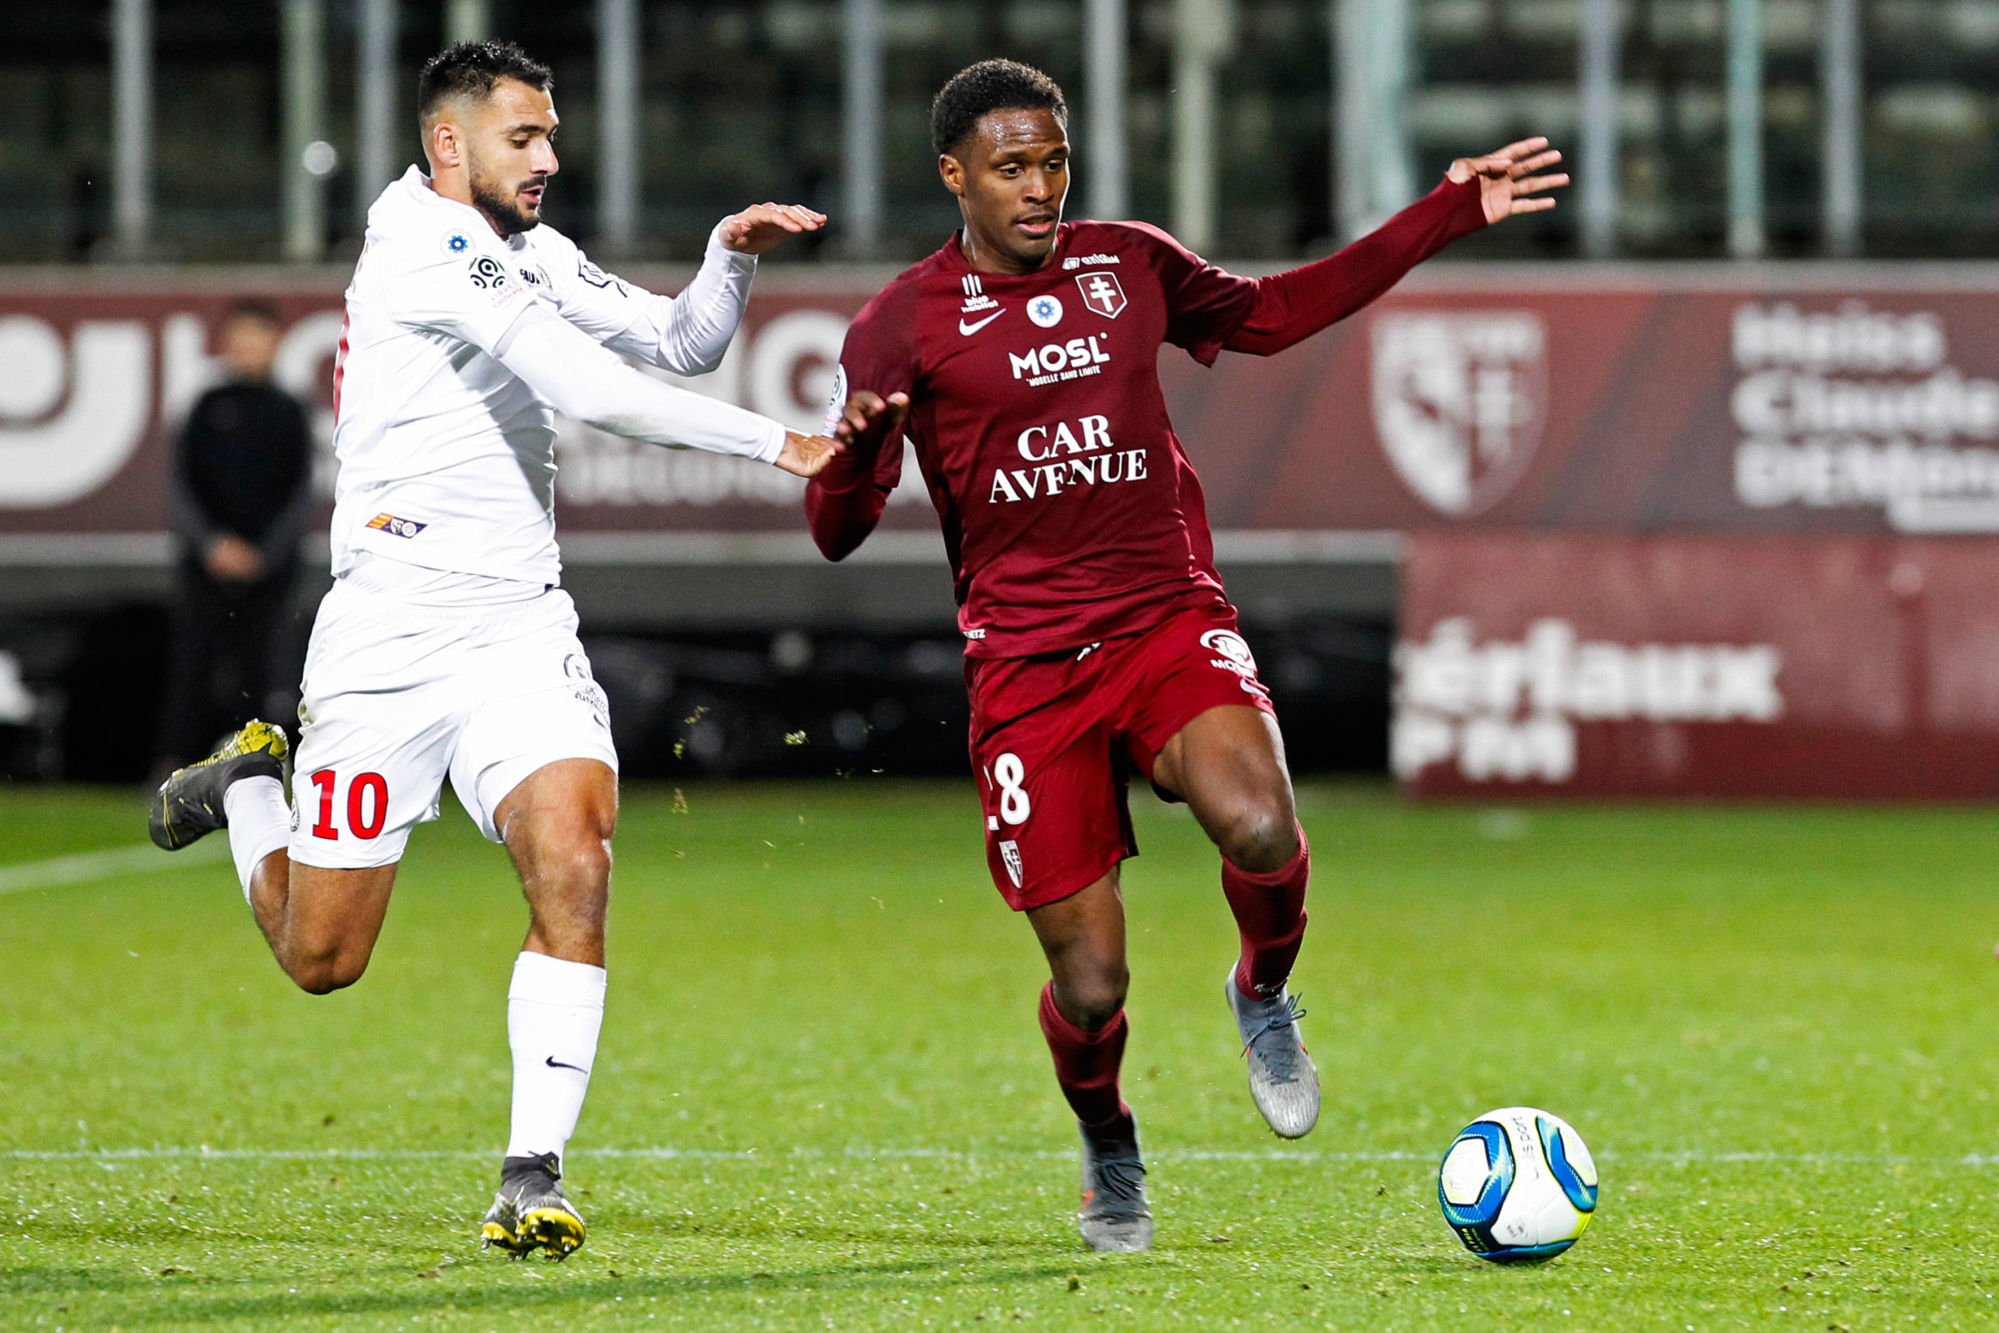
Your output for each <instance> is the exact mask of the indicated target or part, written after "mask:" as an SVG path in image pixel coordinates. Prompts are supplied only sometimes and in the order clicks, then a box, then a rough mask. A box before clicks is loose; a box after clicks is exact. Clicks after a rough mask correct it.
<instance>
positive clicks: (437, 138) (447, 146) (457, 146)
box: [424, 120, 465, 168]
mask: <svg viewBox="0 0 1999 1333" xmlns="http://www.w3.org/2000/svg"><path fill="white" fill-rule="evenodd" d="M425 138H426V140H427V142H426V143H425V144H424V147H425V148H426V149H427V150H428V156H429V157H430V164H431V166H432V167H433V168H435V167H455V166H459V165H462V163H463V161H464V156H465V153H464V145H463V144H461V143H460V142H459V138H458V126H456V125H454V124H453V123H452V122H450V121H448V120H436V121H432V122H431V125H430V133H429V134H428V135H426V136H425Z"/></svg>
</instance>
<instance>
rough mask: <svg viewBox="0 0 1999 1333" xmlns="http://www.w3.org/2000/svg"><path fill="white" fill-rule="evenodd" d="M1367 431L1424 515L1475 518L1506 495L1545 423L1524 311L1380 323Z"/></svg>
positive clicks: (1537, 342) (1537, 339) (1402, 316)
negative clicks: (1427, 509)
mask: <svg viewBox="0 0 1999 1333" xmlns="http://www.w3.org/2000/svg"><path fill="white" fill-rule="evenodd" d="M1371 333H1372V341H1373V344H1374V367H1373V369H1374V424H1375V430H1376V432H1377V433H1378V434H1379V435H1380V437H1381V447H1382V450H1383V452H1385V453H1386V454H1387V455H1388V461H1389V462H1390V463H1392V464H1394V465H1395V470H1396V472H1397V473H1399V474H1400V475H1401V477H1402V480H1403V481H1404V482H1406V483H1408V486H1409V488H1410V489H1411V490H1413V491H1415V492H1416V494H1417V495H1419V496H1421V497H1422V498H1423V499H1424V500H1425V501H1426V502H1427V503H1428V504H1429V505H1430V506H1431V507H1432V508H1433V509H1436V510H1438V511H1440V512H1442V513H1445V514H1450V515H1454V516H1466V515H1471V514H1477V513H1481V512H1483V511H1484V510H1486V509H1489V508H1491V507H1492V506H1493V505H1494V504H1496V503H1497V502H1498V501H1499V500H1500V498H1501V497H1503V496H1504V495H1505V494H1506V493H1507V492H1508V491H1509V490H1511V489H1512V488H1513V483H1514V482H1516V481H1518V480H1519V479H1520V474H1521V473H1522V472H1523V471H1525V470H1526V467H1527V462H1528V460H1529V459H1530V458H1531V457H1533V454H1534V446H1535V445H1537V444H1539V443H1540V440H1541V426H1542V422H1543V420H1544V418H1545V417H1546V415H1547V399H1548V359H1547V336H1546V331H1545V330H1544V329H1543V327H1542V325H1541V317H1540V316H1539V315H1536V314H1534V313H1533V312H1531V311H1525V310H1481V311H1451V312H1444V311H1436V310H1411V311H1406V312H1392V313H1387V314H1383V315H1380V316H1378V317H1376V319H1375V320H1374V323H1373V326H1372V329H1371Z"/></svg>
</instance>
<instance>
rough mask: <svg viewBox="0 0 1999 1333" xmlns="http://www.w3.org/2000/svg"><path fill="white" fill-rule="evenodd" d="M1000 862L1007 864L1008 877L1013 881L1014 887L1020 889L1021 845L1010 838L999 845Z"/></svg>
mask: <svg viewBox="0 0 1999 1333" xmlns="http://www.w3.org/2000/svg"><path fill="white" fill-rule="evenodd" d="M999 849H1000V860H1002V861H1004V862H1006V877H1007V878H1008V879H1010V880H1012V881H1013V887H1015V888H1016V889H1017V888H1019V887H1020V877H1021V867H1020V844H1019V843H1017V842H1015V841H1014V840H1013V839H1011V838H1009V839H1007V840H1006V841H1005V842H1002V843H1001V844H1000V845H999Z"/></svg>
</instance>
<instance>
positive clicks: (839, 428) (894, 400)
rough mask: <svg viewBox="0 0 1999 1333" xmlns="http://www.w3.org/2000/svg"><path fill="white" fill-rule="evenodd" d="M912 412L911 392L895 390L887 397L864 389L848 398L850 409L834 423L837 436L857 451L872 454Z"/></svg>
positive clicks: (835, 436) (841, 441)
mask: <svg viewBox="0 0 1999 1333" xmlns="http://www.w3.org/2000/svg"><path fill="white" fill-rule="evenodd" d="M908 415H909V395H908V394H906V393H892V394H890V395H889V396H888V398H887V399H886V401H884V400H883V398H882V396H881V395H880V394H878V393H873V392H870V391H869V390H867V389H862V390H861V391H860V392H859V393H856V394H855V395H854V396H853V397H851V398H849V399H848V400H847V410H846V411H844V412H842V413H841V414H840V420H839V423H838V424H837V425H835V426H834V427H833V438H834V439H836V440H838V441H840V443H842V444H844V445H846V446H847V447H848V448H849V449H852V450H853V451H854V452H855V453H857V454H867V455H872V454H874V453H876V452H878V451H879V450H880V449H881V447H882V441H883V440H886V439H887V438H888V437H889V436H891V435H893V434H895V432H896V431H897V430H898V429H899V428H900V427H901V426H902V419H903V418H904V417H906V416H908Z"/></svg>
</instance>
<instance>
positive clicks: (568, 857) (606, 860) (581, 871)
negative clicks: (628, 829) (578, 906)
mask: <svg viewBox="0 0 1999 1333" xmlns="http://www.w3.org/2000/svg"><path fill="white" fill-rule="evenodd" d="M539 860H540V869H541V871H542V873H543V874H544V875H545V876H546V877H547V878H548V879H549V880H550V881H551V882H552V883H553V884H554V885H555V886H556V887H557V888H558V889H559V890H560V891H561V893H562V896H563V897H564V898H565V899H569V900H571V901H572V902H576V901H582V902H588V901H590V900H593V899H599V900H600V899H602V898H604V897H605V896H606V893H607V891H608V890H609V888H610V885H611V842H610V839H609V838H607V837H600V836H597V835H596V834H594V833H592V832H590V831H588V830H578V831H577V833H576V834H575V835H574V836H571V837H565V838H563V839H561V840H559V841H557V842H556V843H554V844H552V845H550V846H549V847H548V848H547V849H546V850H545V852H544V854H543V855H542V856H541V857H540V858H539Z"/></svg>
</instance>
